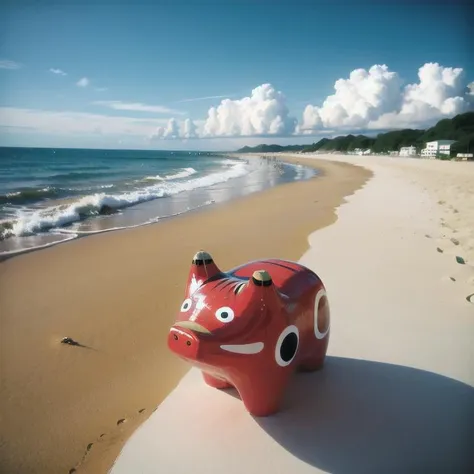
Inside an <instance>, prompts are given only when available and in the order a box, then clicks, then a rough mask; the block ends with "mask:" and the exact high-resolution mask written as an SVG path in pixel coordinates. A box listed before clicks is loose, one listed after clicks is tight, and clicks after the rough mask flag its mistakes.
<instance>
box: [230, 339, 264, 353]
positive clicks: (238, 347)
mask: <svg viewBox="0 0 474 474" xmlns="http://www.w3.org/2000/svg"><path fill="white" fill-rule="evenodd" d="M263 346H264V345H263V342H253V343H252V344H229V345H223V346H221V349H222V350H224V351H227V352H234V353H236V354H258V353H259V352H261V351H262V350H263Z"/></svg>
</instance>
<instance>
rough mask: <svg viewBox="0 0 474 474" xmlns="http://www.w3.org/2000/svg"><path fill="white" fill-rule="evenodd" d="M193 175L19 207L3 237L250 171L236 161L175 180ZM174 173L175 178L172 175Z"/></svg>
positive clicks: (1, 228) (3, 225)
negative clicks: (38, 206)
mask: <svg viewBox="0 0 474 474" xmlns="http://www.w3.org/2000/svg"><path fill="white" fill-rule="evenodd" d="M185 173H187V175H186V177H189V176H191V175H192V174H195V173H196V170H194V168H184V169H183V170H182V171H180V172H178V173H176V174H175V175H169V176H165V179H163V178H162V179H161V180H159V181H160V182H159V183H156V184H153V185H151V186H146V187H144V188H142V189H137V190H133V191H129V192H123V193H117V194H108V193H106V192H101V193H95V194H91V195H87V196H84V197H82V198H80V199H78V200H76V201H73V202H68V203H66V204H60V205H55V206H50V207H47V208H43V209H19V210H17V211H16V215H15V217H13V218H12V219H8V220H6V221H3V222H0V240H3V239H5V238H8V237H13V236H16V237H22V236H28V235H34V234H36V233H39V232H45V231H48V230H50V229H55V228H60V227H64V226H68V225H71V224H73V223H75V222H79V221H81V220H84V219H86V218H88V217H92V216H97V215H107V214H113V213H115V212H117V211H118V210H119V209H123V208H126V207H130V206H133V205H136V204H139V203H142V202H146V201H151V200H154V199H159V198H163V197H169V196H173V195H175V194H179V193H182V192H187V191H192V190H193V189H197V188H203V187H208V186H212V185H214V184H218V183H223V182H225V181H228V180H230V179H233V178H238V177H240V176H244V175H245V174H247V173H248V169H247V168H246V167H245V163H238V164H234V165H233V166H232V167H231V168H229V169H226V170H225V171H223V172H219V173H212V174H209V175H207V176H202V177H199V178H194V179H189V180H186V181H180V182H176V181H175V182H173V181H172V179H178V178H177V177H176V176H177V175H180V178H184V177H185ZM172 176H174V178H172Z"/></svg>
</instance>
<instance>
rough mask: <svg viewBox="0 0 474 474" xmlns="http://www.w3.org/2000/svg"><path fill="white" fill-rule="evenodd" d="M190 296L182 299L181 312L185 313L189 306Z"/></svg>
mask: <svg viewBox="0 0 474 474" xmlns="http://www.w3.org/2000/svg"><path fill="white" fill-rule="evenodd" d="M191 303H192V301H191V298H187V299H185V300H184V301H183V304H182V305H181V312H182V313H185V312H186V311H188V309H189V308H191Z"/></svg>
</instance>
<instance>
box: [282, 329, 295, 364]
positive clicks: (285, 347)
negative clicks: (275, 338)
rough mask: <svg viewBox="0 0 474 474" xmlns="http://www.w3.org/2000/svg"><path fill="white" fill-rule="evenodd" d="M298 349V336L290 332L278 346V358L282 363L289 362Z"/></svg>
mask: <svg viewBox="0 0 474 474" xmlns="http://www.w3.org/2000/svg"><path fill="white" fill-rule="evenodd" d="M297 349H298V336H297V335H296V333H294V332H290V334H288V335H287V336H286V337H285V339H283V342H282V343H281V346H280V357H281V358H282V360H283V361H285V362H288V361H290V360H291V359H292V358H293V357H294V355H295V354H296V350H297Z"/></svg>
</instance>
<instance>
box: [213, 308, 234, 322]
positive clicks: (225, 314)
mask: <svg viewBox="0 0 474 474" xmlns="http://www.w3.org/2000/svg"><path fill="white" fill-rule="evenodd" d="M216 318H217V319H218V320H219V321H220V322H221V323H230V322H231V321H232V320H233V319H234V311H233V310H232V308H229V307H228V306H223V307H222V308H219V309H218V310H217V311H216Z"/></svg>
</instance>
